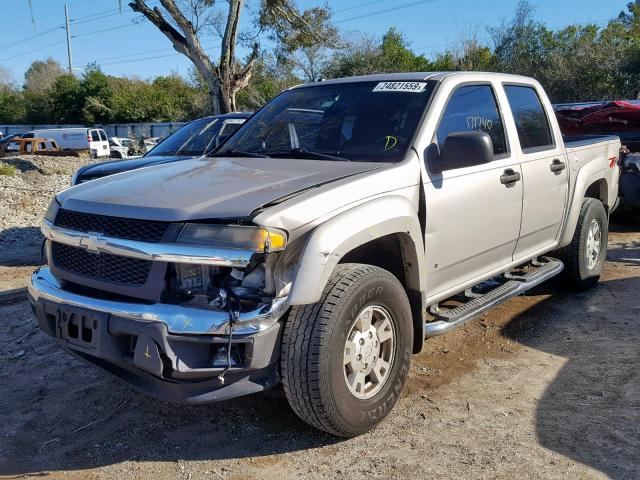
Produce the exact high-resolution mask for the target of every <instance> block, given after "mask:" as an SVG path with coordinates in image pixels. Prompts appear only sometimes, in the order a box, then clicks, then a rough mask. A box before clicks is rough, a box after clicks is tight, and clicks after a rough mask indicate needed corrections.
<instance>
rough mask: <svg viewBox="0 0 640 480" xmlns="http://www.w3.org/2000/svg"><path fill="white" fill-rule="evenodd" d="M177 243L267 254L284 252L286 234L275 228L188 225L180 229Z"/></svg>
mask: <svg viewBox="0 0 640 480" xmlns="http://www.w3.org/2000/svg"><path fill="white" fill-rule="evenodd" d="M178 242H180V243H190V244H194V245H211V246H216V247H221V248H238V249H244V250H251V251H253V252H258V253H268V252H279V251H281V250H284V247H285V246H286V245H287V234H286V233H285V232H284V231H282V230H279V229H277V228H264V227H252V226H244V225H204V224H203V225H201V224H197V223H188V224H186V225H185V226H184V227H183V228H182V231H181V232H180V235H179V236H178Z"/></svg>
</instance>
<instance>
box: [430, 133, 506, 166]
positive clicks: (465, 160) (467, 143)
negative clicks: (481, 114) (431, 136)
mask: <svg viewBox="0 0 640 480" xmlns="http://www.w3.org/2000/svg"><path fill="white" fill-rule="evenodd" d="M492 161H493V142H492V141H491V137H490V136H489V134H488V133H486V132H478V131H470V132H453V133H450V134H449V136H448V137H447V138H446V139H445V141H444V145H443V147H442V152H441V153H440V159H439V162H438V166H439V170H440V171H441V172H442V171H444V170H454V169H456V168H464V167H472V166H474V165H482V164H484V163H489V162H492Z"/></svg>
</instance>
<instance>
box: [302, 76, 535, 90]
mask: <svg viewBox="0 0 640 480" xmlns="http://www.w3.org/2000/svg"><path fill="white" fill-rule="evenodd" d="M452 76H455V77H465V76H466V77H470V79H471V78H478V77H482V78H483V79H485V80H490V79H497V80H501V81H505V82H508V81H512V82H516V81H517V82H519V83H528V84H533V83H536V81H535V80H534V79H532V78H530V77H525V76H522V75H511V74H506V73H496V72H403V73H376V74H373V75H360V76H355V77H343V78H335V79H331V80H322V81H319V82H310V83H303V84H300V85H297V86H295V87H293V88H301V87H311V86H317V85H327V84H337V83H355V82H394V81H413V82H420V81H427V80H435V81H438V82H439V81H442V80H444V79H445V78H447V77H452Z"/></svg>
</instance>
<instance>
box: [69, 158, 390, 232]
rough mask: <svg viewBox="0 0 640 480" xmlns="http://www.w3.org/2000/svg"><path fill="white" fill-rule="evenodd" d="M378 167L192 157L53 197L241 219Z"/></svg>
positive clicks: (172, 215) (72, 206)
mask: <svg viewBox="0 0 640 480" xmlns="http://www.w3.org/2000/svg"><path fill="white" fill-rule="evenodd" d="M384 166H385V164H380V163H364V162H338V161H320V160H301V159H283V158H225V157H222V158H207V157H204V158H194V159H190V160H183V161H180V162H173V163H165V164H161V165H154V166H151V167H147V168H144V169H142V170H134V171H129V172H124V173H119V174H116V175H112V176H108V177H104V178H100V179H97V180H94V181H92V182H89V183H84V184H81V185H77V186H75V187H71V188H69V189H67V190H64V191H63V192H61V193H60V194H58V197H57V198H58V201H59V202H60V204H61V205H62V207H63V208H65V209H68V210H75V211H79V212H86V213H96V214H101V215H110V216H115V217H125V218H139V219H147V220H161V221H168V222H179V221H189V220H205V219H223V218H246V217H248V216H250V215H251V212H253V211H254V210H256V209H259V208H260V207H262V206H263V205H266V204H273V203H274V202H277V201H278V199H280V198H285V197H286V198H291V196H292V195H293V194H296V193H297V192H302V191H305V190H307V189H309V188H312V187H315V186H318V185H323V184H326V183H329V182H332V181H335V180H338V179H341V178H345V177H348V176H352V175H356V174H359V173H363V172H366V171H370V170H375V169H379V168H382V167H384Z"/></svg>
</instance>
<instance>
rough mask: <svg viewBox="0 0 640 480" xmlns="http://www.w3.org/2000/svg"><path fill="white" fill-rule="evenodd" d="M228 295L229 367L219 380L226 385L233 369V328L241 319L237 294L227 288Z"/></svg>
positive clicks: (219, 376)
mask: <svg viewBox="0 0 640 480" xmlns="http://www.w3.org/2000/svg"><path fill="white" fill-rule="evenodd" d="M224 290H225V292H226V294H227V312H228V313H229V341H228V342H227V366H226V367H225V369H224V370H223V371H222V373H221V374H220V375H218V379H219V380H220V382H221V383H222V384H224V376H225V375H226V374H227V372H228V371H229V370H230V369H231V341H232V339H233V326H234V325H235V324H236V323H238V320H239V319H240V301H239V300H238V297H236V295H235V293H233V291H232V290H231V289H230V288H226V287H225V289H224Z"/></svg>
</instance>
